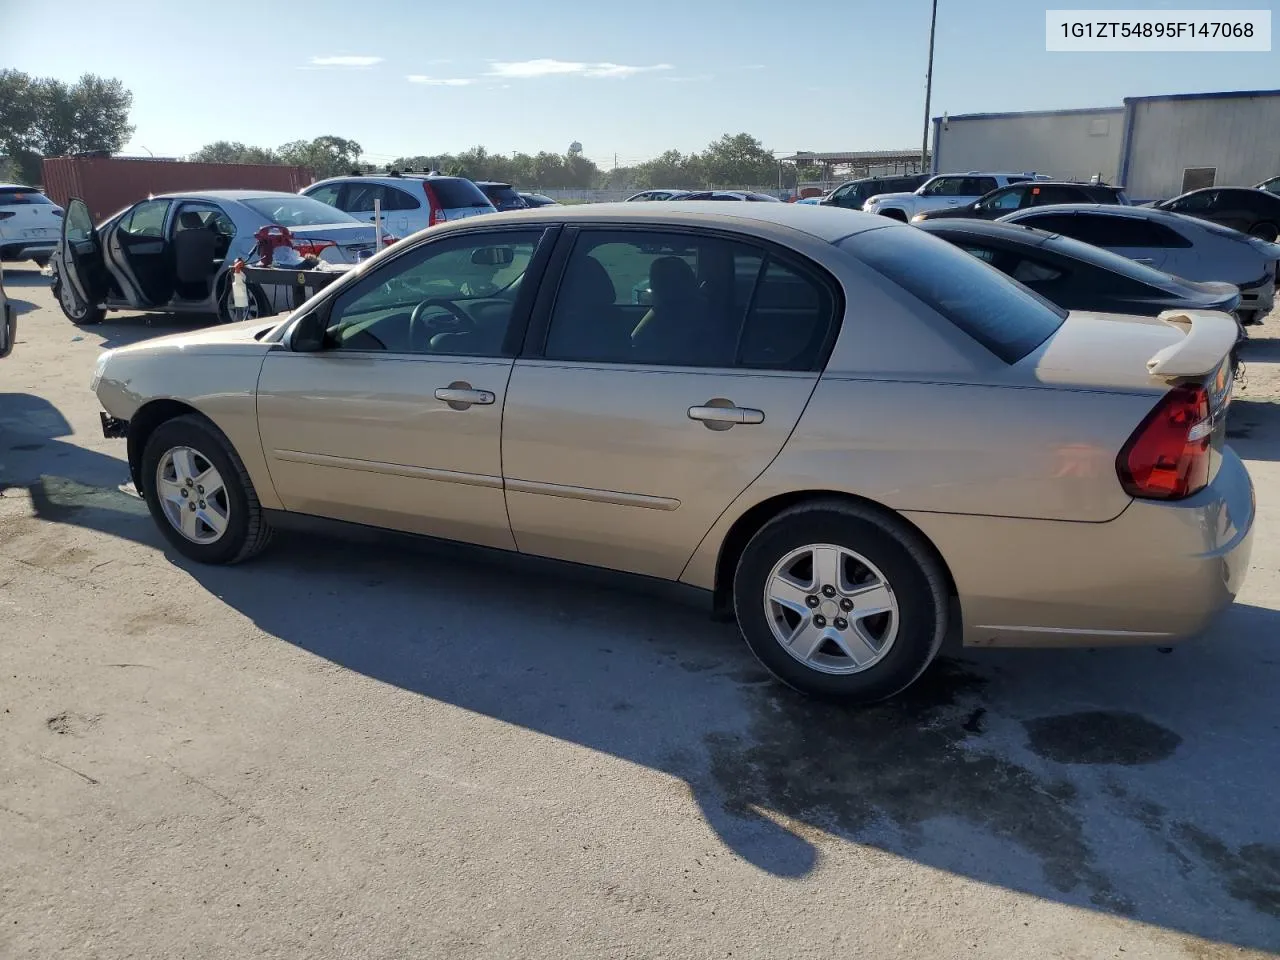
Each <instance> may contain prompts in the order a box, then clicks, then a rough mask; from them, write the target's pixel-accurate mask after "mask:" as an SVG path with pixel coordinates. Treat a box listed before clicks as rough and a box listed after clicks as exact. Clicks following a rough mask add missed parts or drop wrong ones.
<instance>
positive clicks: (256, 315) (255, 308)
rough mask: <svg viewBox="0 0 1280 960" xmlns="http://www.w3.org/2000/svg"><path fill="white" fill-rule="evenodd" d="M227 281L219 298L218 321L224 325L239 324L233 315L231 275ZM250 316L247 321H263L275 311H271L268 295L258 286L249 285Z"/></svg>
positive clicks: (227, 275) (228, 275)
mask: <svg viewBox="0 0 1280 960" xmlns="http://www.w3.org/2000/svg"><path fill="white" fill-rule="evenodd" d="M225 276H226V277H227V280H226V281H225V282H224V283H223V285H222V295H221V296H219V297H218V319H219V320H220V321H221V322H222V323H238V322H239V321H237V320H236V319H235V318H234V317H232V315H231V310H232V307H231V280H230V277H231V275H230V274H229V273H228V274H226V275H225ZM248 286H249V315H248V316H247V317H245V319H246V320H261V319H262V318H263V317H270V316H272V315H273V314H274V312H275V311H273V310H272V309H271V304H270V302H269V301H268V300H267V295H266V294H265V293H264V292H263V291H262V288H261V287H259V286H257V285H256V284H252V283H251V284H249V285H248Z"/></svg>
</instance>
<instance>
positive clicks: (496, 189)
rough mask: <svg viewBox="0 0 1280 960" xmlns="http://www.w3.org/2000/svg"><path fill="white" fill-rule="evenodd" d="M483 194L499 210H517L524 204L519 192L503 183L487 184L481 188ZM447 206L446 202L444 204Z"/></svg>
mask: <svg viewBox="0 0 1280 960" xmlns="http://www.w3.org/2000/svg"><path fill="white" fill-rule="evenodd" d="M482 189H483V190H484V192H485V194H486V195H487V196H488V197H489V199H490V200H492V201H493V205H494V206H495V207H497V208H498V209H499V210H519V209H520V208H521V207H523V206H524V201H523V200H521V199H520V194H518V193H516V191H515V190H514V189H513V188H512V187H510V186H507V185H505V184H489V185H487V186H485V187H483V188H482ZM446 206H448V204H446Z"/></svg>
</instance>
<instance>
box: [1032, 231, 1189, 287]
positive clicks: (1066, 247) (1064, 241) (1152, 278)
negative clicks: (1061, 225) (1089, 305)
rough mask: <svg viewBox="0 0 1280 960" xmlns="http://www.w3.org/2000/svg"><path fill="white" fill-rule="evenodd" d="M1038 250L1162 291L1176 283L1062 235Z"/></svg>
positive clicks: (1176, 281) (1141, 264)
mask: <svg viewBox="0 0 1280 960" xmlns="http://www.w3.org/2000/svg"><path fill="white" fill-rule="evenodd" d="M1033 236H1034V234H1033ZM1040 249H1042V250H1048V251H1050V252H1052V253H1060V254H1062V255H1063V256H1064V257H1071V258H1072V259H1073V260H1083V261H1084V262H1085V263H1090V264H1093V265H1094V266H1095V267H1101V268H1102V269H1103V270H1109V271H1110V272H1112V273H1118V274H1120V275H1121V276H1125V277H1130V278H1132V279H1134V280H1139V281H1141V282H1142V283H1146V284H1150V285H1151V286H1153V287H1159V288H1160V289H1162V290H1168V289H1169V288H1170V287H1173V286H1176V285H1177V283H1178V279H1177V277H1174V276H1172V275H1170V274H1168V273H1162V272H1161V271H1159V270H1156V269H1155V268H1154V267H1148V266H1147V265H1146V264H1145V263H1138V261H1137V260H1130V259H1129V258H1128V257H1122V256H1121V255H1120V254H1118V253H1112V252H1111V251H1110V250H1104V249H1103V248H1102V247H1095V246H1094V245H1093V244H1091V243H1084V242H1082V241H1080V240H1072V239H1071V238H1070V237H1064V236H1062V234H1054V235H1053V236H1052V237H1050V238H1049V239H1048V240H1046V241H1045V243H1044V244H1043V245H1042V246H1041V248H1040Z"/></svg>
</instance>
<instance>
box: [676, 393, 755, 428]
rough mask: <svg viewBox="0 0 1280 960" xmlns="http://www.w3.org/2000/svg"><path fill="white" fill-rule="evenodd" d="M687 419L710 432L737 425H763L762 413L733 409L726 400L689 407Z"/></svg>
mask: <svg viewBox="0 0 1280 960" xmlns="http://www.w3.org/2000/svg"><path fill="white" fill-rule="evenodd" d="M689 419H690V420H699V421H701V422H702V424H703V425H704V426H706V427H707V428H708V429H710V430H728V429H729V428H730V427H732V426H735V425H736V424H739V423H764V411H763V410H755V409H752V408H751V407H735V406H733V404H732V403H730V402H729V401H727V400H721V401H719V402H717V401H715V400H712V401H711V402H710V403H708V404H706V405H705V406H701V407H690V408H689Z"/></svg>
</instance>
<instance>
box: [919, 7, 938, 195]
mask: <svg viewBox="0 0 1280 960" xmlns="http://www.w3.org/2000/svg"><path fill="white" fill-rule="evenodd" d="M937 27H938V0H933V16H932V17H931V18H930V20H929V69H928V70H927V71H926V72H925V75H924V136H923V137H922V138H921V139H920V172H921V173H924V172H925V164H926V163H928V158H929V101H930V100H931V99H932V98H933V35H934V31H935V30H936V29H937ZM933 147H934V149H935V150H936V149H937V148H938V145H937V144H936V143H935V144H934V145H933Z"/></svg>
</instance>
